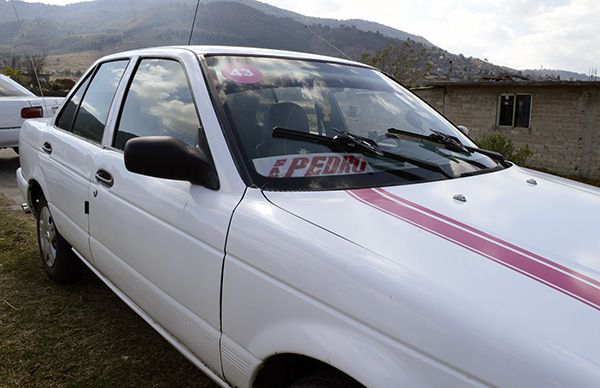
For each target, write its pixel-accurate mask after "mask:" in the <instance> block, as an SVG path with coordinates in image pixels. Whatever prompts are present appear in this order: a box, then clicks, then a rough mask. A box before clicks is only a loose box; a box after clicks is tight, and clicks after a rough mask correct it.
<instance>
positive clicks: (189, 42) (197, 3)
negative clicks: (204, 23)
mask: <svg viewBox="0 0 600 388" xmlns="http://www.w3.org/2000/svg"><path fill="white" fill-rule="evenodd" d="M198 7H200V0H198V1H197V2H196V10H195V11H194V20H193V21H192V28H191V29H190V38H189V39H188V46H189V45H191V44H192V35H193V34H194V26H195V25H196V16H197V15H198Z"/></svg>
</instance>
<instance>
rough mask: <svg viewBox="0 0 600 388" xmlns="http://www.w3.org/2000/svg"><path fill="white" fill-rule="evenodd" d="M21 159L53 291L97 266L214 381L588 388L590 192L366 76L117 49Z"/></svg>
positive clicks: (597, 270) (258, 60)
mask: <svg viewBox="0 0 600 388" xmlns="http://www.w3.org/2000/svg"><path fill="white" fill-rule="evenodd" d="M20 147H21V166H22V167H21V168H20V169H19V170H18V171H17V180H18V183H19V186H20V188H21V190H22V192H23V195H24V196H25V197H26V198H27V200H28V203H29V206H30V207H31V209H32V210H33V212H34V215H35V216H36V218H37V224H38V236H39V244H40V252H41V259H42V263H43V266H44V268H45V270H46V272H47V273H48V275H49V276H50V278H52V279H54V280H56V281H59V282H63V281H71V280H74V279H76V278H77V276H78V275H79V274H80V271H81V266H82V264H81V263H84V264H85V265H87V266H88V267H89V268H91V269H92V271H94V272H95V273H96V274H97V275H98V276H99V277H100V278H101V279H102V280H103V281H104V282H105V283H106V284H107V285H108V286H109V287H110V288H111V289H112V290H114V292H115V293H116V294H117V295H119V297H121V298H122V299H123V300H124V301H125V302H126V303H127V304H128V305H129V306H130V307H131V308H132V309H133V310H135V311H136V312H137V313H138V314H139V315H140V316H142V317H143V318H144V319H146V320H147V321H148V323H149V324H150V325H152V326H153V327H154V328H155V329H156V330H157V331H158V332H159V333H160V334H162V335H163V336H164V337H165V338H166V339H167V340H168V341H170V342H171V343H172V344H173V346H175V347H176V348H177V349H178V350H179V351H180V352H181V353H183V354H184V355H185V356H186V357H187V358H188V359H189V360H190V361H191V362H193V363H194V364H195V365H197V366H198V367H199V368H201V369H202V370H203V371H204V372H205V373H207V374H208V375H209V376H210V377H211V378H213V379H214V380H215V381H216V382H218V383H219V384H221V385H222V386H237V387H250V386H262V387H284V386H293V387H341V386H359V385H365V386H369V387H385V388H388V387H465V386H503V387H598V384H599V382H600V311H599V310H600V238H599V237H600V227H599V219H600V190H598V189H596V188H593V187H590V186H586V185H582V184H578V183H574V182H571V181H567V180H564V179H560V178H557V177H553V176H550V175H546V174H541V173H537V172H534V171H531V170H527V169H523V168H520V167H518V166H516V165H514V164H512V163H510V162H509V161H506V160H504V158H503V157H502V156H501V155H499V154H496V153H494V152H490V151H486V150H483V149H480V148H478V147H477V145H476V144H475V143H474V142H473V141H471V140H470V139H469V138H468V137H467V136H465V135H464V134H463V133H461V132H460V131H459V130H458V129H457V128H456V127H455V126H454V125H453V124H452V123H450V122H449V121H448V120H446V119H445V118H444V117H442V116H441V115H439V114H438V113H437V112H436V111H434V110H433V109H431V108H430V107H429V106H428V105H427V104H425V103H424V102H422V101H421V100H420V99H419V98H417V97H415V96H414V95H413V94H412V93H410V92H409V91H408V90H406V89H405V88H403V87H402V86H401V85H398V84H397V83H395V82H394V81H393V80H391V79H389V78H388V77H387V76H385V75H384V74H382V73H381V72H379V71H378V70H376V69H373V68H370V67H368V66H365V65H363V64H360V63H355V62H351V61H346V60H341V59H337V58H329V57H322V56H315V55H309V54H300V53H293V52H282V51H271V50H259V49H248V48H234V47H203V46H193V47H170V48H154V49H145V50H136V51H129V52H124V53H119V54H114V55H110V56H107V57H105V58H102V59H100V60H98V61H97V62H96V63H95V64H94V65H93V66H92V67H91V68H90V70H89V71H88V72H87V73H86V74H85V76H84V77H82V79H81V80H80V82H79V83H78V85H77V86H76V87H75V88H74V89H73V91H72V92H71V94H70V96H69V97H68V98H67V100H66V102H65V104H64V106H63V107H62V108H61V110H60V111H59V113H58V114H57V115H56V116H55V118H53V119H45V120H44V119H40V120H28V121H27V122H26V123H25V124H24V126H23V128H22V131H21V135H20Z"/></svg>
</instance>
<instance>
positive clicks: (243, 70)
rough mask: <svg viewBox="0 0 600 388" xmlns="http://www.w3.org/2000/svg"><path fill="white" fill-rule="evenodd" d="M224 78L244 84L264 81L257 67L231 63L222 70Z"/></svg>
mask: <svg viewBox="0 0 600 388" xmlns="http://www.w3.org/2000/svg"><path fill="white" fill-rule="evenodd" d="M221 74H223V77H225V78H227V79H229V80H231V81H234V82H238V83H242V84H255V83H258V82H260V81H262V79H263V75H262V73H261V72H260V70H258V69H257V68H256V67H254V66H252V65H249V64H246V63H231V64H229V65H226V66H224V67H223V69H222V70H221Z"/></svg>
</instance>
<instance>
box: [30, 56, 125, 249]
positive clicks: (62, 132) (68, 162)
mask: <svg viewBox="0 0 600 388" xmlns="http://www.w3.org/2000/svg"><path fill="white" fill-rule="evenodd" d="M128 63H129V59H121V60H115V61H110V62H105V63H101V64H99V65H98V66H96V67H95V68H94V69H93V71H91V72H90V73H89V74H88V75H87V76H86V78H85V79H84V80H83V81H82V82H80V84H79V86H78V88H77V90H76V91H75V92H74V93H73V94H72V95H71V96H70V97H69V100H68V101H67V103H66V104H65V105H64V107H63V109H62V111H61V112H60V114H59V115H58V117H57V119H56V121H55V123H54V126H53V127H52V128H51V129H50V130H48V131H46V132H45V133H44V134H43V137H42V144H40V145H39V147H40V148H41V150H42V151H43V153H42V155H43V157H44V158H46V159H47V160H46V161H44V162H42V163H40V166H42V170H43V173H44V177H45V180H46V191H47V192H46V193H45V194H46V199H47V200H48V204H49V206H50V210H51V212H52V216H53V218H54V221H55V224H56V226H57V228H58V230H59V231H60V233H61V234H62V235H63V237H65V239H66V240H67V241H68V242H69V243H70V244H71V245H72V246H73V247H74V248H75V249H76V250H77V251H78V252H79V253H81V254H82V255H83V256H84V257H86V258H89V257H90V249H89V238H88V214H87V210H88V206H87V201H88V190H89V182H90V179H91V176H92V175H93V173H94V172H95V171H94V170H93V168H94V160H95V158H96V155H97V154H98V153H99V152H100V150H101V149H102V144H101V141H102V136H103V134H104V129H105V125H106V120H107V118H108V115H109V110H110V107H111V104H112V100H113V98H114V96H115V92H116V90H117V86H118V84H119V82H120V81H121V78H122V76H123V74H124V72H125V69H126V67H127V65H128Z"/></svg>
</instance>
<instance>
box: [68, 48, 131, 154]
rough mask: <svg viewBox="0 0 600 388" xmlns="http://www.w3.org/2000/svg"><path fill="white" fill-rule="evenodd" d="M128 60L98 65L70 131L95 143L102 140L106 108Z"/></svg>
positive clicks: (106, 115) (108, 107) (107, 108)
mask: <svg viewBox="0 0 600 388" xmlns="http://www.w3.org/2000/svg"><path fill="white" fill-rule="evenodd" d="M128 62H129V60H122V61H113V62H106V63H103V64H102V65H100V68H99V69H98V71H96V74H95V75H94V78H93V79H92V81H91V82H90V85H89V87H88V88H87V90H86V91H85V93H84V95H83V100H82V101H81V104H80V106H79V109H78V110H77V113H76V116H75V121H74V122H73V130H72V132H73V133H74V134H76V135H79V136H81V137H83V138H86V139H88V140H91V141H93V142H95V143H100V142H101V141H102V134H103V133H104V126H105V125H106V119H107V117H108V110H109V109H110V105H111V104H112V100H113V98H114V96H115V93H116V91H117V86H118V85H119V82H120V81H121V77H122V76H123V73H124V72H125V68H126V67H127V63H128Z"/></svg>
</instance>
